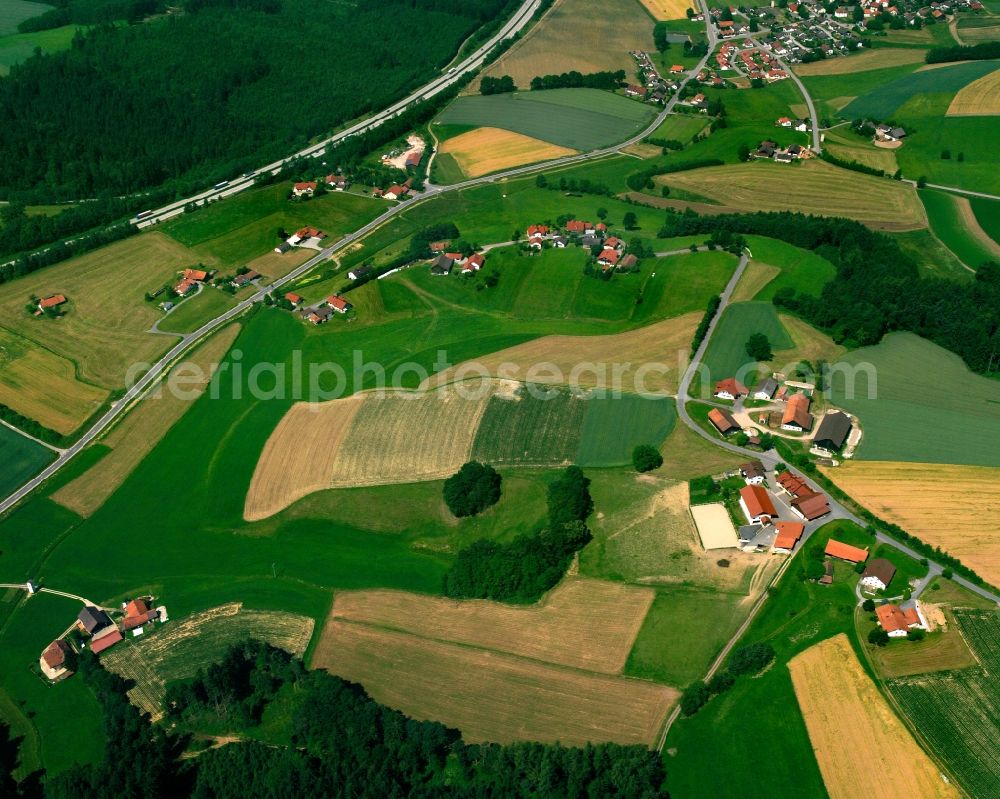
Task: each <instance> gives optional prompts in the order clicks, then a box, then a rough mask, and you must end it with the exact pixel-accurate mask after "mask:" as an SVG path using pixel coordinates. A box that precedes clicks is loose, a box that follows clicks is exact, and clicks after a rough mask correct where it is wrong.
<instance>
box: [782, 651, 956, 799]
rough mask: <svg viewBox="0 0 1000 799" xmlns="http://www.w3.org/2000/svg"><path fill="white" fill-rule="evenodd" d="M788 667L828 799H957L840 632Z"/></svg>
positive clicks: (952, 789)
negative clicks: (870, 798)
mask: <svg viewBox="0 0 1000 799" xmlns="http://www.w3.org/2000/svg"><path fill="white" fill-rule="evenodd" d="M788 669H789V671H790V672H791V676H792V684H793V685H794V687H795V697H796V699H797V700H798V703H799V707H800V708H801V710H802V716H803V718H804V719H805V723H806V728H807V729H808V730H809V739H810V741H811V742H812V746H813V749H814V750H815V752H816V758H817V760H818V761H819V768H820V771H821V772H822V774H823V782H824V783H825V785H826V790H827V792H828V793H829V795H830V797H831V799H848V798H849V797H855V796H858V795H859V794H861V793H864V794H865V795H870V796H879V797H885V799H905V797H910V796H921V797H928V799H931V798H932V797H958V796H960V795H961V794H959V792H958V791H957V790H956V789H955V788H954V786H952V785H950V784H949V783H948V782H946V781H945V780H944V779H942V775H941V774H939V773H938V770H937V768H936V767H935V766H934V763H933V762H932V761H931V759H930V758H929V757H928V756H927V755H926V754H925V753H924V752H923V750H921V748H920V747H919V746H918V745H917V742H916V741H915V740H914V739H913V736H912V735H910V733H909V731H908V730H907V729H906V727H904V726H903V724H902V722H900V721H899V719H898V718H896V716H895V714H894V713H893V711H892V708H890V707H889V705H888V703H887V702H886V701H885V700H884V699H883V698H882V696H881V695H880V694H879V692H878V690H877V689H876V687H875V684H874V683H873V682H872V681H871V679H870V678H869V677H868V675H867V674H865V672H864V670H863V669H862V668H861V664H860V663H859V662H858V659H857V657H856V656H855V654H854V652H853V651H852V649H851V645H850V643H848V640H847V637H846V636H845V635H843V634H841V635H838V636H835V637H833V638H830V639H828V640H826V641H824V642H822V643H820V644H815V645H814V646H812V647H810V648H809V649H807V650H806V651H805V652H802V653H801V654H799V655H796V656H795V657H794V658H792V659H791V660H790V661H789V662H788ZM898 763H906V764H907V767H906V769H905V770H903V771H902V772H900V771H899V769H897V768H896V764H898Z"/></svg>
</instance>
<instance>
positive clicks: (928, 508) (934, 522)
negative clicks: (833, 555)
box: [825, 461, 1000, 585]
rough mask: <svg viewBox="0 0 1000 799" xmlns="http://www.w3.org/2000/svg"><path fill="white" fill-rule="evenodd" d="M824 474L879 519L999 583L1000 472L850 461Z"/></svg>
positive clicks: (987, 467) (972, 467)
mask: <svg viewBox="0 0 1000 799" xmlns="http://www.w3.org/2000/svg"><path fill="white" fill-rule="evenodd" d="M825 472H826V474H827V475H828V476H829V477H830V478H831V479H832V480H833V481H834V482H836V483H837V485H838V486H840V487H841V488H843V489H844V490H845V491H846V492H847V493H848V494H850V495H851V496H852V497H854V498H855V499H856V500H857V501H858V502H860V503H861V504H862V505H864V506H865V507H866V508H868V509H869V510H871V511H872V512H873V513H875V514H876V515H878V516H879V517H881V518H883V519H885V520H886V521H889V522H893V523H894V524H898V525H899V526H900V527H902V528H903V529H904V530H906V531H907V532H909V533H912V534H913V535H915V536H917V537H918V538H920V539H922V540H924V541H926V542H927V543H928V544H931V545H933V546H939V547H941V549H943V550H945V551H946V552H948V553H950V554H952V555H954V556H955V557H957V558H958V559H959V560H961V561H962V563H964V564H965V565H966V566H968V567H970V568H971V569H973V570H974V571H976V572H977V573H978V574H979V575H980V576H981V577H983V578H984V579H985V580H987V581H988V582H991V583H993V584H994V585H997V584H998V583H1000V469H998V468H991V467H989V466H953V465H945V464H939V463H898V462H893V461H852V462H850V463H845V464H844V465H843V466H840V467H838V468H835V469H827V470H825Z"/></svg>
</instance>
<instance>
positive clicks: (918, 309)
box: [659, 211, 1000, 374]
mask: <svg viewBox="0 0 1000 799" xmlns="http://www.w3.org/2000/svg"><path fill="white" fill-rule="evenodd" d="M719 231H730V232H731V233H734V234H756V235H759V236H769V237H771V238H775V239H780V240H782V241H786V242H788V243H789V244H794V245H795V246H796V247H802V248H803V249H806V250H812V251H814V252H816V254H817V255H820V256H821V257H823V258H826V259H827V260H828V261H830V262H831V263H832V264H833V265H834V266H835V267H836V270H837V271H836V275H835V276H834V278H833V279H832V280H831V281H830V282H829V283H827V284H826V285H825V286H824V287H823V290H822V292H821V293H820V295H819V296H818V297H816V296H812V295H810V294H805V293H799V292H796V291H795V290H794V289H792V288H791V287H786V288H784V289H781V290H780V291H778V292H777V293H776V294H775V297H774V302H775V304H777V305H780V306H782V307H784V308H787V309H788V310H790V311H792V312H794V313H796V314H798V315H799V316H801V317H802V318H803V319H805V320H806V321H807V322H809V323H810V324H812V325H813V326H815V327H818V328H819V329H820V330H823V331H825V332H827V333H829V334H830V336H831V337H832V338H833V339H834V341H836V342H837V343H840V344H844V345H846V346H848V347H862V346H867V345H871V344H877V343H878V342H879V341H881V339H882V337H883V336H884V335H885V334H886V333H890V332H893V331H899V330H905V331H909V332H911V333H915V334H917V335H918V336H922V337H923V338H926V339H928V340H930V341H933V342H934V343H935V344H938V345H939V346H942V347H944V348H945V349H948V350H951V351H952V352H954V353H956V354H958V355H959V356H961V358H962V359H963V360H964V361H965V363H966V364H967V365H968V366H969V368H970V369H972V370H973V371H976V372H980V373H984V374H992V373H995V372H997V371H1000V266H998V265H997V264H995V263H986V264H983V265H982V266H981V267H980V268H979V270H978V271H977V272H976V275H975V278H974V279H972V280H970V281H967V282H958V281H954V280H948V279H945V278H939V277H928V276H923V275H921V274H920V272H919V270H918V268H917V265H916V263H915V262H914V260H913V259H912V258H911V257H910V256H909V255H908V254H907V253H906V252H904V251H903V250H902V249H901V248H900V246H899V244H898V243H897V242H896V241H895V240H893V239H891V238H890V237H888V236H886V235H884V234H882V233H878V232H876V231H873V230H869V229H868V228H866V227H865V226H864V225H862V224H860V223H859V222H855V221H853V220H848V219H840V218H834V217H818V216H808V215H806V214H801V213H793V212H790V211H777V212H757V213H749V214H720V215H719V216H712V217H704V216H699V215H697V214H695V213H693V212H685V213H684V214H678V213H668V214H667V217H666V222H665V224H664V226H663V228H662V229H661V230H660V232H659V235H660V236H661V237H663V238H668V237H673V236H690V235H698V234H701V233H713V232H719Z"/></svg>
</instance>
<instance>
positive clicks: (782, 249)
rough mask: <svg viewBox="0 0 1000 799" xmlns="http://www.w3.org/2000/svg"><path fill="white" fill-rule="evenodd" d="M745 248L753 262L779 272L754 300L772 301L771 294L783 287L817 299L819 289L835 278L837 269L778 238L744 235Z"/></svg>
mask: <svg viewBox="0 0 1000 799" xmlns="http://www.w3.org/2000/svg"><path fill="white" fill-rule="evenodd" d="M747 246H748V247H749V248H750V252H752V253H753V257H754V260H756V261H760V262H761V263H765V264H768V265H769V266H776V267H777V268H778V269H780V270H781V273H780V274H778V275H777V276H776V277H775V278H774V279H773V280H771V281H770V282H769V283H768V284H767V285H766V286H764V288H762V289H761V290H760V291H759V292H758V293H757V295H756V296H755V297H754V299H755V300H768V301H770V300H773V299H774V295H775V294H777V293H778V292H779V291H781V290H782V289H785V288H790V289H792V290H794V291H795V292H796V293H797V294H809V295H812V296H813V297H818V296H819V295H820V294H821V293H822V291H823V286H825V285H826V284H827V283H829V282H830V281H831V280H833V278H834V277H836V275H837V268H836V267H835V266H834V265H833V264H831V263H830V262H829V261H828V260H826V258H823V257H821V256H819V255H817V254H816V253H814V252H812V251H811V250H804V249H802V248H801V247H796V246H795V245H793V244H788V243H787V242H784V241H779V240H778V239H769V238H765V237H764V236H748V237H747Z"/></svg>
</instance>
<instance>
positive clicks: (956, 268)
mask: <svg viewBox="0 0 1000 799" xmlns="http://www.w3.org/2000/svg"><path fill="white" fill-rule="evenodd" d="M887 235H889V236H891V237H892V238H894V239H895V240H896V242H897V243H898V244H899V246H900V248H901V249H902V250H903V252H905V253H906V254H907V255H909V256H910V257H911V258H912V259H913V260H914V262H915V263H916V264H917V268H918V269H919V270H920V272H921V274H923V275H926V276H933V277H947V278H949V279H951V280H968V279H969V278H970V277H971V273H970V272H969V270H968V269H966V268H965V264H963V263H962V262H961V261H960V260H958V257H957V256H956V255H955V253H953V252H952V251H951V250H949V249H948V248H947V247H945V246H944V244H942V243H941V241H940V240H939V239H937V238H936V237H935V236H934V234H933V233H931V231H930V229H929V228H925V229H924V230H908V231H906V232H905V233H889V234H887Z"/></svg>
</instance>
